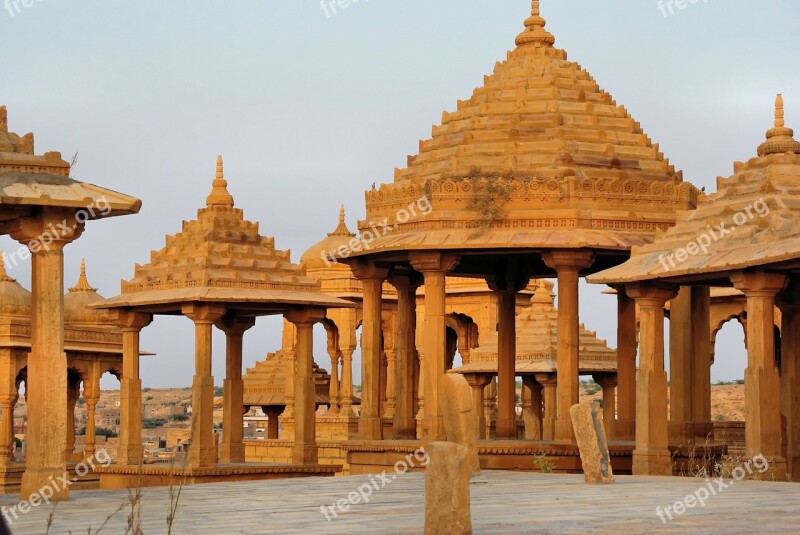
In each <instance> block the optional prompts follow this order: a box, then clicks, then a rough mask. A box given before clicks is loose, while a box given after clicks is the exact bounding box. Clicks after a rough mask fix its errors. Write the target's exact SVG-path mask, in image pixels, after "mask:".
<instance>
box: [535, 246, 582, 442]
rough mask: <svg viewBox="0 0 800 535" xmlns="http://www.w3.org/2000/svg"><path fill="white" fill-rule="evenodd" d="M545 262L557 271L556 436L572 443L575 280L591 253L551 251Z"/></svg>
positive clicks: (575, 386)
mask: <svg viewBox="0 0 800 535" xmlns="http://www.w3.org/2000/svg"><path fill="white" fill-rule="evenodd" d="M543 259H544V262H545V264H547V266H548V267H550V268H551V269H554V270H556V273H557V274H558V349H557V361H558V363H557V370H558V385H557V387H556V388H557V390H558V394H557V396H558V400H557V402H556V436H555V440H557V441H560V442H569V443H574V442H575V435H574V433H573V431H572V419H571V418H570V415H569V409H570V407H572V406H573V405H575V404H576V403H578V398H579V394H580V392H579V388H578V387H579V384H578V379H579V375H580V372H579V369H578V346H579V344H580V337H579V331H578V323H579V317H578V280H579V278H580V272H581V270H584V269H587V268H589V267H591V265H592V263H593V262H594V254H592V253H591V252H588V251H553V252H550V253H547V254H545V255H544V257H543Z"/></svg>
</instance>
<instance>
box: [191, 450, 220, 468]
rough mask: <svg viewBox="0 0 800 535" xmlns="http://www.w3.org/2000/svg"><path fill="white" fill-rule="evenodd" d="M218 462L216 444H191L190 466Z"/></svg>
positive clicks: (195, 466) (201, 465) (208, 464)
mask: <svg viewBox="0 0 800 535" xmlns="http://www.w3.org/2000/svg"><path fill="white" fill-rule="evenodd" d="M216 464H217V450H216V448H215V447H214V446H199V445H198V446H195V445H193V444H190V445H189V455H188V462H187V465H188V466H189V468H204V467H206V466H214V465H216Z"/></svg>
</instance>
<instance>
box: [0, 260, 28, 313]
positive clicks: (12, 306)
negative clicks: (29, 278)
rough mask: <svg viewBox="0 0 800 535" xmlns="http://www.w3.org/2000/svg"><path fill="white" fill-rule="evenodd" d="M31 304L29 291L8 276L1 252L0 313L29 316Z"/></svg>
mask: <svg viewBox="0 0 800 535" xmlns="http://www.w3.org/2000/svg"><path fill="white" fill-rule="evenodd" d="M31 304H32V301H31V293H30V292H29V291H28V290H26V289H25V288H23V287H22V285H21V284H20V283H18V282H17V281H16V279H12V278H11V277H9V276H8V273H7V272H6V265H5V262H4V260H3V254H2V253H0V314H2V315H9V316H28V317H29V316H30V315H31Z"/></svg>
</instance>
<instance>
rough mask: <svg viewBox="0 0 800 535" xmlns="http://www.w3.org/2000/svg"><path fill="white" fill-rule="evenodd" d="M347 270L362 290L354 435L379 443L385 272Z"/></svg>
mask: <svg viewBox="0 0 800 535" xmlns="http://www.w3.org/2000/svg"><path fill="white" fill-rule="evenodd" d="M351 268H352V270H353V274H354V275H355V276H356V277H357V278H358V279H360V280H361V283H362V285H363V288H364V305H363V315H364V319H363V322H362V324H361V417H360V418H359V420H358V434H359V436H360V437H361V438H362V439H364V440H381V439H383V421H382V420H381V413H382V411H381V354H382V353H383V342H382V337H383V333H382V332H381V319H382V318H381V306H382V302H383V281H384V280H386V277H387V275H388V274H389V270H388V269H384V268H379V267H377V266H375V264H357V265H353V266H351Z"/></svg>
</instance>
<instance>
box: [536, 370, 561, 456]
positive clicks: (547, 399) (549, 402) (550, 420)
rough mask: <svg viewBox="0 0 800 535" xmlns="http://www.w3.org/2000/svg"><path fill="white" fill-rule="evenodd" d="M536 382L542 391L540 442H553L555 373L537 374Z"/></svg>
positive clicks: (554, 432)
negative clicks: (542, 411)
mask: <svg viewBox="0 0 800 535" xmlns="http://www.w3.org/2000/svg"><path fill="white" fill-rule="evenodd" d="M536 382H538V383H539V384H540V385H542V389H543V391H544V418H543V419H542V440H555V434H556V396H557V393H556V386H557V384H558V376H557V375H556V374H555V373H537V374H536Z"/></svg>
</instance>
